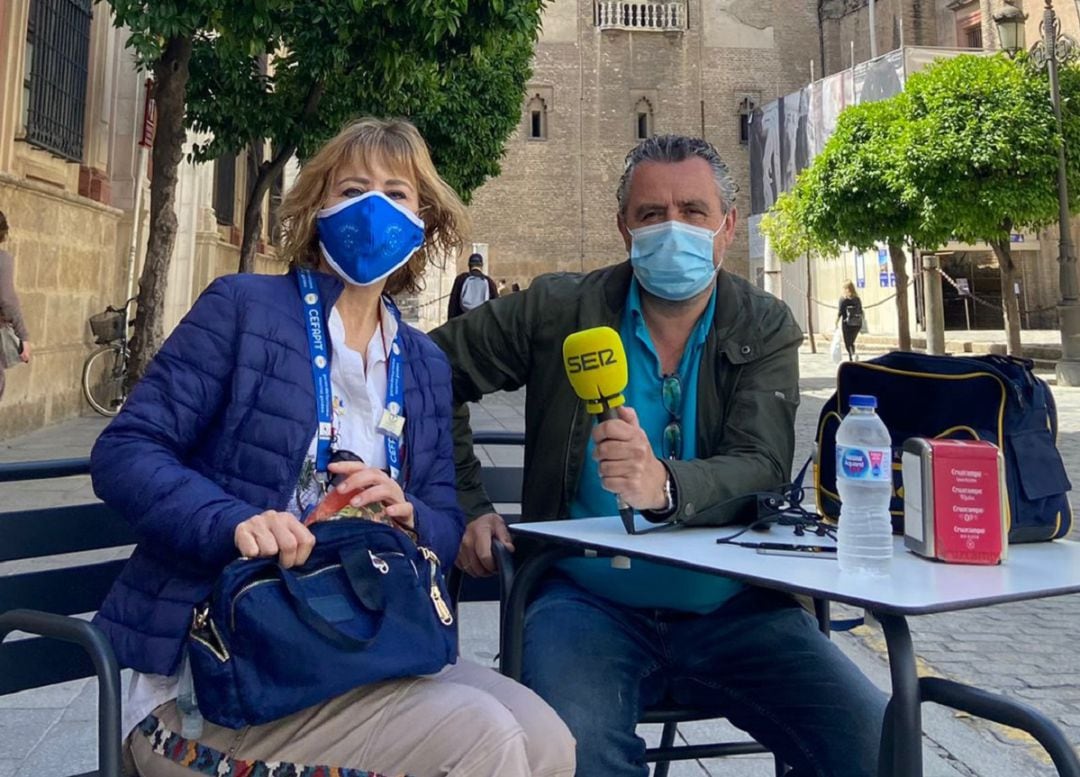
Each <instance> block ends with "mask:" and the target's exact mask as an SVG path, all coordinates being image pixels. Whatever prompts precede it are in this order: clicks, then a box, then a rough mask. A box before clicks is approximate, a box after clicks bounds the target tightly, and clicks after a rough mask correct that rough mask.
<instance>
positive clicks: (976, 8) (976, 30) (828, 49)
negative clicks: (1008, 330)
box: [796, 0, 1080, 332]
mask: <svg viewBox="0 0 1080 777" xmlns="http://www.w3.org/2000/svg"><path fill="white" fill-rule="evenodd" d="M874 5H875V8H874V17H875V23H874V27H875V29H876V32H877V51H878V54H879V55H880V54H884V53H885V52H886V51H889V50H890V49H894V48H897V47H898V46H899V45H901V44H903V45H906V46H929V47H937V48H941V49H948V50H953V51H955V50H964V49H970V50H985V51H996V50H997V49H998V47H999V41H998V31H997V28H996V25H995V23H994V16H995V15H996V14H998V13H1000V12H1001V11H1002V10H1003V9H1005V8H1006V7H1009V6H1014V7H1018V8H1020V9H1021V10H1023V11H1024V12H1026V13H1027V16H1028V19H1027V30H1026V32H1027V45H1028V46H1030V45H1031V44H1032V43H1034V42H1035V41H1036V40H1038V37H1039V35H1040V31H1039V23H1040V22H1041V21H1042V9H1043V4H1042V3H1041V2H1037V1H1036V0H877V1H876V2H875V4H874ZM1055 5H1056V6H1057V12H1058V19H1059V22H1060V24H1061V28H1062V31H1063V32H1064V33H1066V34H1068V35H1071V36H1072V37H1073V38H1074V39H1080V11H1078V10H1077V7H1076V6H1075V4H1074V3H1066V2H1058V3H1056V4H1055ZM821 13H822V16H821V27H820V29H821V38H822V50H823V53H824V62H825V68H824V71H825V74H826V75H828V74H831V73H835V72H837V71H839V70H841V69H843V68H847V67H850V66H851V63H852V54H854V61H855V62H864V61H866V60H867V59H869V57H870V34H869V30H870V9H869V2H868V0H825V2H824V3H823V5H822V12H821ZM1073 221H1074V224H1073V234H1074V243H1075V241H1076V239H1077V237H1080V230H1077V228H1076V224H1075V219H1074V220H1073ZM1013 249H1014V251H1013V253H1014V260H1015V261H1016V262H1017V266H1018V273H1019V277H1018V286H1017V287H1014V292H1015V293H1017V296H1018V298H1019V299H1018V302H1019V306H1020V312H1021V322H1022V325H1023V327H1024V328H1025V329H1053V328H1056V327H1057V326H1058V323H1057V313H1056V309H1055V305H1056V302H1057V300H1058V265H1057V255H1058V230H1057V227H1056V226H1054V227H1051V228H1049V229H1045V230H1041V231H1040V232H1038V233H1019V232H1018V233H1017V234H1016V235H1014V242H1013ZM942 250H944V251H947V252H948V254H947V255H945V256H944V258H943V260H942V268H943V269H944V270H945V271H946V272H947V273H949V274H950V275H951V276H952V277H956V278H963V279H964V281H963V282H966V284H967V285H968V287H969V288H971V289H972V290H973V292H974V294H975V296H976V297H978V298H979V299H982V300H983V301H984V302H987V303H989V304H988V305H987V304H972V303H971V302H965V300H963V299H962V298H961V297H960V295H959V293H958V292H957V290H956V288H954V287H951V286H950V285H949V284H948V283H946V285H945V287H944V294H945V306H946V311H945V312H946V321H945V325H946V329H954V330H955V329H964V328H967V327H968V326H971V328H976V329H996V328H999V327H1001V326H1002V325H1003V324H1002V317H1001V314H1000V312H998V311H995V310H994V309H993V306H998V305H1000V304H1001V294H1002V293H1003V292H1002V290H1001V289H1000V285H999V278H998V271H997V268H998V263H997V260H996V258H995V257H994V255H993V252H992V251H991V250H990V248H989V246H986V245H977V246H970V245H961V244H955V243H954V244H949V245H947V246H944V247H942ZM845 258H846V259H848V258H850V257H845ZM802 269H803V268H798V270H797V271H796V272H802ZM913 269H915V268H909V270H913ZM850 276H851V269H850V267H848V268H844V267H837V266H835V265H829V264H827V263H817V266H816V267H815V273H814V281H816V283H817V286H816V287H817V288H821V289H830V290H832V289H835V288H837V287H838V285H839V283H840V282H841V281H842V280H843V279H844V278H847V277H850ZM913 278H914V275H913ZM915 280H916V281H918V280H919V279H915ZM917 294H918V286H917V284H916V286H913V288H912V303H913V308H912V310H913V311H915V313H916V316H917V315H919V314H920V312H921V311H920V310H919V307H918V302H919V299H920V297H918V296H917ZM830 313H831V309H822V311H821V320H823V321H827V320H828V319H829V315H830ZM914 319H915V317H913V322H914ZM880 324H881V326H880V328H879V329H878V330H877V331H879V332H882V331H884V332H890V331H891V332H894V331H895V322H894V321H893V320H892V319H891V317H890V316H889V315H887V314H884V315H881V316H880Z"/></svg>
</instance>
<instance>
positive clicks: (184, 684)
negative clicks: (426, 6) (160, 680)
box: [176, 650, 203, 740]
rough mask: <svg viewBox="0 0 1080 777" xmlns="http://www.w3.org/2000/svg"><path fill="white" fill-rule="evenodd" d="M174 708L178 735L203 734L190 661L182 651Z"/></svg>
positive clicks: (197, 736)
mask: <svg viewBox="0 0 1080 777" xmlns="http://www.w3.org/2000/svg"><path fill="white" fill-rule="evenodd" d="M176 709H177V710H178V711H179V713H180V736H182V737H184V738H185V739H193V740H194V739H198V738H199V737H201V736H202V734H203V716H202V712H200V711H199V702H198V699H196V698H195V682H194V679H193V678H192V676H191V662H190V661H189V660H188V654H187V651H186V650H185V651H184V658H183V662H182V663H181V664H180V684H179V686H178V687H177V689H176Z"/></svg>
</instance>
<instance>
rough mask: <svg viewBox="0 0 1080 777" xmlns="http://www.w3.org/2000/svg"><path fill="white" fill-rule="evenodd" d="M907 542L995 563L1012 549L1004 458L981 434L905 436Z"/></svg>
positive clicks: (933, 554)
mask: <svg viewBox="0 0 1080 777" xmlns="http://www.w3.org/2000/svg"><path fill="white" fill-rule="evenodd" d="M902 467H903V483H904V544H905V545H906V546H907V548H908V549H909V550H911V551H914V552H915V553H918V554H919V555H920V556H926V557H927V558H934V559H938V560H939V561H946V562H951V563H954V564H997V563H999V562H1000V561H1002V560H1004V558H1005V556H1006V554H1007V551H1008V526H1007V515H1008V494H1007V491H1006V487H1005V459H1004V457H1003V456H1002V455H1001V451H1000V450H999V449H998V447H997V446H996V445H994V444H993V443H989V442H982V441H978V440H930V439H926V438H924V437H912V438H910V439H908V440H906V441H905V442H904V449H903V457H902Z"/></svg>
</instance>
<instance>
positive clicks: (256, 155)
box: [236, 140, 269, 272]
mask: <svg viewBox="0 0 1080 777" xmlns="http://www.w3.org/2000/svg"><path fill="white" fill-rule="evenodd" d="M265 146H266V144H265V143H264V142H263V141H262V140H254V141H252V142H251V143H249V144H248V149H247V180H248V182H249V184H250V185H249V186H248V196H247V200H246V201H245V202H244V235H243V238H242V239H241V241H240V265H239V266H238V267H237V268H236V271H237V272H255V251H256V248H257V247H258V245H259V237H260V236H261V235H262V201H263V196H264V195H265V194H266V189H267V188H269V183H267V184H266V185H265V186H262V187H260V181H261V179H262V178H263V175H262V167H263V149H264V148H265Z"/></svg>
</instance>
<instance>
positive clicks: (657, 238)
mask: <svg viewBox="0 0 1080 777" xmlns="http://www.w3.org/2000/svg"><path fill="white" fill-rule="evenodd" d="M719 232H720V230H719V229H718V230H716V232H713V231H712V230H709V229H705V228H704V227H695V226H691V225H690V224H684V223H682V222H681V221H665V222H664V223H663V224H651V225H649V226H647V227H641V228H639V229H632V230H630V237H631V238H633V242H632V243H631V245H630V264H631V265H632V266H633V268H634V276H635V277H636V278H637V279H638V283H640V284H641V286H642V288H643V289H645V291H647V292H649V293H650V294H652V295H654V296H657V297H660V298H661V299H666V300H670V301H672V302H681V301H682V300H687V299H690V298H691V297H694V296H696V295H698V294H700V293H701V292H703V291H705V289H707V288H708V287H709V284H710V283H712V281H713V278H715V277H716V267H715V266H714V265H713V238H715V237H716V235H717V234H719Z"/></svg>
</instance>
